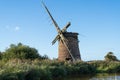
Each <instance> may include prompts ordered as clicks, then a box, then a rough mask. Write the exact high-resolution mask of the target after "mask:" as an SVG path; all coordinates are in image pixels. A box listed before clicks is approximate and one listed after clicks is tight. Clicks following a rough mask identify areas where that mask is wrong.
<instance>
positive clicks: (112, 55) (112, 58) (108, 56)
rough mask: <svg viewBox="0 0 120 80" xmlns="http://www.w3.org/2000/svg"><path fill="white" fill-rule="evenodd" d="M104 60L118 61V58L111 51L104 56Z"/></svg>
mask: <svg viewBox="0 0 120 80" xmlns="http://www.w3.org/2000/svg"><path fill="white" fill-rule="evenodd" d="M105 61H118V59H117V57H116V56H114V54H113V52H108V53H107V55H106V56H105Z"/></svg>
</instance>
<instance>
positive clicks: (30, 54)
mask: <svg viewBox="0 0 120 80" xmlns="http://www.w3.org/2000/svg"><path fill="white" fill-rule="evenodd" d="M40 57H41V56H40V55H39V54H38V51H37V50H36V49H35V48H32V47H29V46H26V45H23V44H21V43H19V44H18V45H14V44H11V45H10V48H8V49H7V50H6V51H5V52H4V53H3V55H2V58H3V59H5V60H9V59H14V58H19V59H36V58H40Z"/></svg>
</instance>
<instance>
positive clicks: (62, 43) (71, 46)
mask: <svg viewBox="0 0 120 80" xmlns="http://www.w3.org/2000/svg"><path fill="white" fill-rule="evenodd" d="M42 3H43V2H42ZM43 6H44V7H45V9H46V11H47V13H48V15H49V16H50V18H51V20H52V22H53V24H54V26H55V28H56V30H57V32H58V34H57V36H56V37H55V39H54V40H53V41H52V45H53V44H54V43H55V42H56V41H57V40H58V60H59V61H66V60H70V61H76V60H81V55H80V51H79V45H78V42H79V41H78V33H73V32H67V28H68V27H69V26H70V22H68V24H67V25H66V26H65V27H64V28H63V29H62V30H61V29H60V28H59V26H58V24H57V23H56V21H55V20H54V18H53V17H52V15H51V13H50V11H49V10H48V8H47V7H46V5H45V4H44V3H43Z"/></svg>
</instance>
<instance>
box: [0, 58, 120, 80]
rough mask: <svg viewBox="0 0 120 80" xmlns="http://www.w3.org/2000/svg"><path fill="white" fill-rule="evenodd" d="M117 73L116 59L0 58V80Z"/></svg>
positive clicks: (34, 79)
mask: <svg viewBox="0 0 120 80" xmlns="http://www.w3.org/2000/svg"><path fill="white" fill-rule="evenodd" d="M101 72H102V73H118V72H120V62H118V61H91V62H81V61H79V62H75V63H68V62H59V61H55V60H39V59H35V60H25V59H22V60H21V59H13V60H9V61H7V62H6V61H4V60H0V80H53V79H55V78H63V77H65V76H68V75H81V74H94V73H101Z"/></svg>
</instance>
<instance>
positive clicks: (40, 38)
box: [0, 0, 120, 60]
mask: <svg viewBox="0 0 120 80" xmlns="http://www.w3.org/2000/svg"><path fill="white" fill-rule="evenodd" d="M44 2H45V4H46V5H47V7H48V8H49V10H50V12H51V13H52V15H53V17H54V19H55V20H56V22H57V23H58V25H59V27H60V28H63V27H64V26H65V25H66V24H67V22H68V21H70V22H71V26H70V27H69V29H68V31H69V32H78V33H79V34H80V35H79V41H80V43H79V47H80V52H81V57H82V60H103V59H104V56H105V55H106V54H107V52H109V51H112V52H114V54H115V55H116V56H117V57H118V59H120V35H119V34H120V0H69V1H68V0H44ZM56 35H57V32H56V29H55V27H54V25H53V24H52V21H51V20H50V18H49V16H48V14H47V13H46V11H45V9H44V8H43V6H42V5H41V1H40V0H0V51H4V50H5V49H6V48H8V47H9V45H10V44H12V43H13V44H17V43H19V42H21V43H23V44H25V45H29V46H31V47H34V48H36V49H38V51H39V53H40V54H41V55H44V54H47V55H48V56H49V57H50V58H53V57H54V58H57V55H58V53H57V52H58V43H56V44H55V45H53V46H52V45H51V42H52V40H53V39H54V37H55V36H56ZM83 35H84V36H83Z"/></svg>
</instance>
